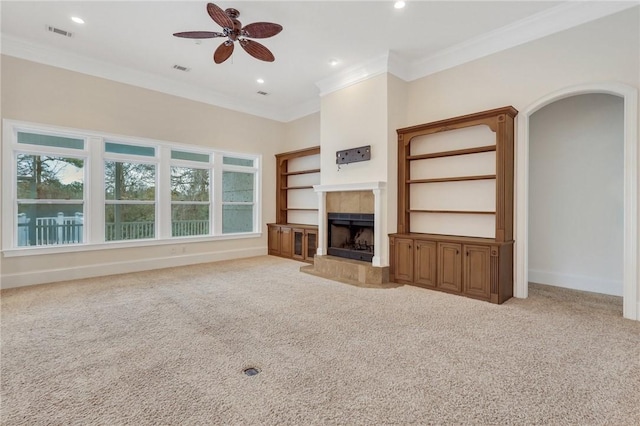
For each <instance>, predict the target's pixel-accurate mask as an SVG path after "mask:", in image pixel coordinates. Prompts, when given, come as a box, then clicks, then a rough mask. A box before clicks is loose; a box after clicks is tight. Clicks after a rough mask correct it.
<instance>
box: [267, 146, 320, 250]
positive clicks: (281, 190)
mask: <svg viewBox="0 0 640 426" xmlns="http://www.w3.org/2000/svg"><path fill="white" fill-rule="evenodd" d="M319 161H320V147H319V146H316V147H312V148H307V149H301V150H298V151H291V152H285V153H282V154H276V187H277V188H276V191H277V193H276V221H277V222H276V223H270V224H267V226H268V228H269V238H268V245H269V254H270V255H274V256H281V257H288V258H292V259H296V260H301V261H304V262H313V256H314V255H315V254H316V249H317V248H318V226H317V225H314V224H311V223H314V222H317V216H318V213H317V212H318V206H317V204H318V201H317V196H316V194H315V191H314V190H313V185H314V184H319V183H320V165H319ZM290 221H291V222H290ZM298 221H299V222H301V223H298ZM292 222H296V223H292Z"/></svg>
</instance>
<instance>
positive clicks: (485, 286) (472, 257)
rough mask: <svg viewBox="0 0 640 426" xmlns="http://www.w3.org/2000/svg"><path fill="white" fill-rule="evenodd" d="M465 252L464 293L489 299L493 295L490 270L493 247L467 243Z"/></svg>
mask: <svg viewBox="0 0 640 426" xmlns="http://www.w3.org/2000/svg"><path fill="white" fill-rule="evenodd" d="M464 252H465V255H464V262H463V263H464V266H463V269H464V279H463V283H464V288H463V289H462V291H463V293H464V294H467V295H469V296H472V297H477V298H479V299H489V298H490V296H491V286H490V279H491V274H490V272H489V268H490V265H491V247H490V246H478V245H465V246H464Z"/></svg>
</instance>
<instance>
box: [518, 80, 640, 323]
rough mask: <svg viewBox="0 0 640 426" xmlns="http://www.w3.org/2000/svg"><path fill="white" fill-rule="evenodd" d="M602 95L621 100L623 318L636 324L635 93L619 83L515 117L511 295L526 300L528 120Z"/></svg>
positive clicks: (551, 98)
mask: <svg viewBox="0 0 640 426" xmlns="http://www.w3.org/2000/svg"><path fill="white" fill-rule="evenodd" d="M590 93H605V94H610V95H615V96H619V97H621V98H623V100H624V188H623V191H624V206H623V210H624V211H623V216H624V221H623V222H624V223H623V233H624V236H623V245H624V247H623V257H624V259H623V300H624V302H623V315H624V317H625V318H629V319H633V320H640V312H639V311H640V308H639V307H638V305H639V302H638V294H640V289H639V287H640V283H639V282H638V192H637V191H638V183H637V182H638V169H637V167H638V161H637V155H638V93H637V89H635V88H633V87H631V86H627V85H624V84H620V83H599V84H588V85H581V86H575V87H569V88H566V89H562V90H559V91H557V92H554V93H552V94H550V95H547V96H545V97H543V98H541V99H539V100H538V101H536V102H534V103H533V104H532V105H530V106H529V107H528V108H526V109H525V110H524V111H521V112H520V114H519V115H518V139H517V147H516V270H515V284H514V295H515V296H516V297H521V298H524V297H527V296H528V285H529V277H528V270H529V262H528V223H529V218H528V214H529V213H528V210H529V119H530V116H531V115H532V114H533V113H534V112H536V111H538V110H539V109H541V108H543V107H544V106H546V105H549V104H551V103H553V102H555V101H558V100H560V99H564V98H568V97H571V96H575V95H582V94H590Z"/></svg>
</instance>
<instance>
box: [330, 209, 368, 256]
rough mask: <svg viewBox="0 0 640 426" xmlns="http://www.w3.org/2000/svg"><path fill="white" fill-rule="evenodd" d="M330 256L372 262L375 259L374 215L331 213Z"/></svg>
mask: <svg viewBox="0 0 640 426" xmlns="http://www.w3.org/2000/svg"><path fill="white" fill-rule="evenodd" d="M327 219H328V224H329V226H328V233H329V235H328V237H329V238H328V240H329V241H328V242H329V244H328V246H329V247H328V248H327V252H328V254H330V255H332V256H338V257H344V258H347V259H355V260H363V261H366V262H371V259H372V258H373V254H374V250H373V241H374V240H373V229H374V227H373V214H363V213H329V214H328V215H327Z"/></svg>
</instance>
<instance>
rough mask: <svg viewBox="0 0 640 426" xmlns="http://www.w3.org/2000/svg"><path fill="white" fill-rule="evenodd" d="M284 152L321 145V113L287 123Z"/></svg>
mask: <svg viewBox="0 0 640 426" xmlns="http://www.w3.org/2000/svg"><path fill="white" fill-rule="evenodd" d="M284 143H285V145H284V146H283V147H282V149H283V152H286V151H296V150H298V149H302V148H311V147H314V146H318V145H320V113H319V112H316V113H314V114H310V115H307V116H306V117H302V118H299V119H297V120H294V121H290V122H289V123H287V124H286V125H285V138H284Z"/></svg>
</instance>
